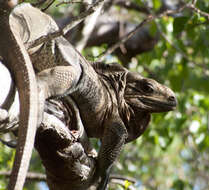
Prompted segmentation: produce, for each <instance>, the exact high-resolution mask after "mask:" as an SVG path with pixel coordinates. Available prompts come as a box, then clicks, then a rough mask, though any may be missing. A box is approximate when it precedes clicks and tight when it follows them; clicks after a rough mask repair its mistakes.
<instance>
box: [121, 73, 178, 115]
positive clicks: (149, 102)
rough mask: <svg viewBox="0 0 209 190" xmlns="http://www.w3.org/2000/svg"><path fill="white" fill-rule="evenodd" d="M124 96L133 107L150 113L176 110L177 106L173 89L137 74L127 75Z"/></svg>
mask: <svg viewBox="0 0 209 190" xmlns="http://www.w3.org/2000/svg"><path fill="white" fill-rule="evenodd" d="M124 96H125V100H126V103H127V104H129V105H130V106H131V107H135V108H136V109H137V108H138V109H140V110H141V111H145V112H149V113H153V112H166V111H170V110H174V109H175V108H176V105H177V99H176V97H175V94H174V92H173V91H172V90H171V89H169V88H168V87H166V86H164V85H162V84H159V83H158V82H156V81H155V80H153V79H149V78H143V77H142V76H140V75H139V74H137V73H128V74H127V78H126V88H125V94H124Z"/></svg>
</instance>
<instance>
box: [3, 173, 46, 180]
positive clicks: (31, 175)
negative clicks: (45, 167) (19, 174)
mask: <svg viewBox="0 0 209 190" xmlns="http://www.w3.org/2000/svg"><path fill="white" fill-rule="evenodd" d="M10 174H11V171H0V176H5V177H7V178H9V177H10ZM26 179H27V180H33V181H46V175H45V174H42V173H36V172H28V173H27V176H26Z"/></svg>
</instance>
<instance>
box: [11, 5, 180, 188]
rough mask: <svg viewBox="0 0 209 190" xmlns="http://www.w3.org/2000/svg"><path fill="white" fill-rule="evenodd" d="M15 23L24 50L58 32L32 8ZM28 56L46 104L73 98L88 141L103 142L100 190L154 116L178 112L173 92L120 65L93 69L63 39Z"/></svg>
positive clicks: (18, 12) (15, 16)
mask: <svg viewBox="0 0 209 190" xmlns="http://www.w3.org/2000/svg"><path fill="white" fill-rule="evenodd" d="M11 23H13V25H12V26H13V27H15V26H16V31H18V32H19V36H20V37H21V40H22V41H23V42H24V43H25V44H27V43H30V42H33V41H34V40H36V39H38V38H40V37H41V36H43V35H47V34H48V33H52V32H54V31H56V30H58V27H57V25H56V23H55V22H54V21H53V19H52V18H51V17H49V16H48V15H46V14H45V13H42V12H41V11H39V10H38V9H36V8H33V7H32V6H31V5H30V4H22V5H20V6H18V7H17V8H16V9H15V10H14V11H13V12H12V13H11ZM37 25H38V27H37ZM27 51H28V53H29V55H30V58H31V60H32V64H33V67H34V70H35V71H36V72H37V73H38V74H37V81H38V87H39V100H40V101H41V103H42V104H44V100H45V99H47V98H49V97H62V96H63V95H70V96H71V98H72V99H73V100H74V101H75V102H76V104H77V105H78V108H79V110H80V115H81V119H82V122H83V124H84V127H85V130H86V132H87V134H88V136H89V137H96V138H100V139H101V142H102V144H101V148H100V151H99V155H98V162H97V163H98V166H97V170H96V172H95V179H97V178H98V177H99V176H101V182H100V185H99V187H98V189H99V190H104V189H105V188H106V185H107V183H108V175H109V172H110V168H111V166H112V164H113V162H114V161H115V159H116V158H117V157H118V155H119V153H120V151H121V148H122V147H123V145H124V144H125V143H127V142H130V141H132V140H134V139H136V138H137V137H138V136H140V135H141V134H142V133H143V131H144V130H145V129H146V126H147V125H148V123H149V120H150V113H152V112H163V111H170V110H173V109H174V108H175V107H176V104H177V101H176V98H175V95H174V93H173V92H172V91H171V90H170V89H169V88H167V87H165V86H163V85H161V84H159V83H157V82H156V81H154V80H152V79H146V78H143V77H142V76H140V75H139V74H137V73H132V72H129V71H128V70H126V69H125V68H123V67H121V66H120V65H115V64H113V65H105V64H102V63H95V64H90V63H89V62H88V61H86V60H85V59H84V58H83V57H82V56H81V55H80V54H79V53H78V52H77V51H76V50H75V48H74V47H73V46H72V45H71V44H70V43H69V42H68V41H67V40H66V39H65V38H63V37H62V36H61V37H58V38H55V39H53V40H49V41H48V42H45V43H43V44H41V45H39V46H38V47H34V48H32V49H27ZM66 89H67V90H66ZM41 107H43V105H41ZM138 118H140V121H139V119H138ZM138 123H139V124H138Z"/></svg>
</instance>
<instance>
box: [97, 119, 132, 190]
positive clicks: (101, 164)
mask: <svg viewBox="0 0 209 190" xmlns="http://www.w3.org/2000/svg"><path fill="white" fill-rule="evenodd" d="M116 118H117V116H116ZM105 125H106V126H105V131H104V135H103V137H102V139H101V142H102V145H101V148H100V151H99V155H98V166H97V171H96V175H97V177H99V176H100V177H101V182H100V184H99V186H98V187H97V190H105V189H106V186H107V184H108V180H109V173H110V170H111V167H112V164H113V162H114V161H115V160H116V159H117V157H118V156H119V154H120V152H121V149H122V147H123V145H124V144H125V140H126V138H127V136H128V134H127V130H126V127H125V125H124V124H123V122H122V121H121V120H120V119H118V120H116V119H115V118H112V119H111V120H108V122H107V124H105ZM97 177H96V178H97Z"/></svg>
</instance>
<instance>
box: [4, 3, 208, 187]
mask: <svg viewBox="0 0 209 190" xmlns="http://www.w3.org/2000/svg"><path fill="white" fill-rule="evenodd" d="M56 2H59V1H56ZM132 2H134V3H136V4H138V5H139V6H144V5H146V6H149V7H150V8H151V10H152V11H153V12H154V13H157V12H158V11H159V10H160V8H161V6H162V1H160V0H133V1H132ZM169 2H170V1H169ZM171 2H172V1H171ZM174 2H178V1H173V4H175V3H174ZM183 2H184V3H191V0H187V1H183ZM173 6H174V5H173ZM196 7H197V8H198V9H200V10H202V11H204V12H206V13H209V1H208V0H201V1H197V3H196ZM78 8H79V5H74V4H72V5H71V4H69V5H63V6H59V7H58V8H55V6H54V7H53V8H51V9H50V11H49V12H51V14H53V15H54V16H55V17H57V16H61V15H64V13H65V12H66V11H67V10H68V11H69V10H70V11H72V12H73V13H74V14H78V11H77V10H78ZM132 15H133V16H134V18H133V20H136V21H137V20H142V19H143V18H145V15H143V14H138V13H137V12H136V13H135V14H134V13H132ZM208 22H209V21H208V20H207V18H205V17H203V16H201V15H200V14H197V13H194V12H192V11H191V10H189V9H186V10H184V12H182V13H179V14H177V15H173V16H172V17H168V16H165V17H163V18H161V19H158V20H156V21H155V22H152V23H151V27H150V34H152V35H155V34H158V35H159V36H160V40H159V42H158V43H157V45H156V46H155V48H154V49H153V50H152V51H150V52H147V53H143V54H140V55H138V56H136V57H135V59H134V61H133V63H131V64H130V68H131V70H135V71H138V72H139V73H141V74H142V75H143V76H146V77H150V75H152V76H154V77H155V79H156V80H158V81H159V82H161V83H163V84H166V85H167V86H169V87H170V88H171V89H173V91H175V93H176V95H177V97H178V108H177V109H176V110H175V111H173V112H169V113H163V114H153V116H152V122H151V123H150V125H149V128H148V130H147V131H146V132H145V134H144V135H143V136H142V137H141V138H139V139H137V140H136V141H135V142H133V143H129V144H127V145H126V146H125V148H124V150H123V152H122V154H121V156H120V158H119V160H118V162H116V164H115V166H116V167H115V168H114V172H115V173H118V174H121V175H124V176H130V177H134V178H135V179H136V180H137V184H136V189H138V190H206V189H209V172H208V171H209V123H208V122H209V121H208V120H209V26H208ZM159 29H160V30H159ZM165 36H166V38H165ZM106 48H107V47H106V46H105V45H104V44H103V45H101V47H94V48H92V49H91V50H89V49H88V52H87V51H85V50H84V51H83V52H84V55H88V54H91V55H92V56H96V55H99V54H100V53H101V52H103V50H104V49H106ZM112 60H117V57H115V56H112V57H109V58H108V60H107V62H111V61H112ZM136 61H137V63H138V64H135V63H136ZM145 68H146V69H145ZM12 155H13V154H12V153H11V151H10V150H9V149H8V148H6V147H3V146H2V145H0V168H1V170H8V169H9V168H11V162H12V158H13V156H12ZM31 170H33V171H42V169H41V164H40V160H39V159H38V158H37V157H36V156H35V157H33V159H32V161H31ZM39 188H40V189H43V188H41V187H39ZM1 189H5V178H2V177H1V178H0V190H1ZM26 189H35V187H34V186H33V185H32V186H26ZM36 189H38V187H36ZM113 189H126V187H124V188H121V187H119V186H118V187H116V188H115V187H114V188H113Z"/></svg>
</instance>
